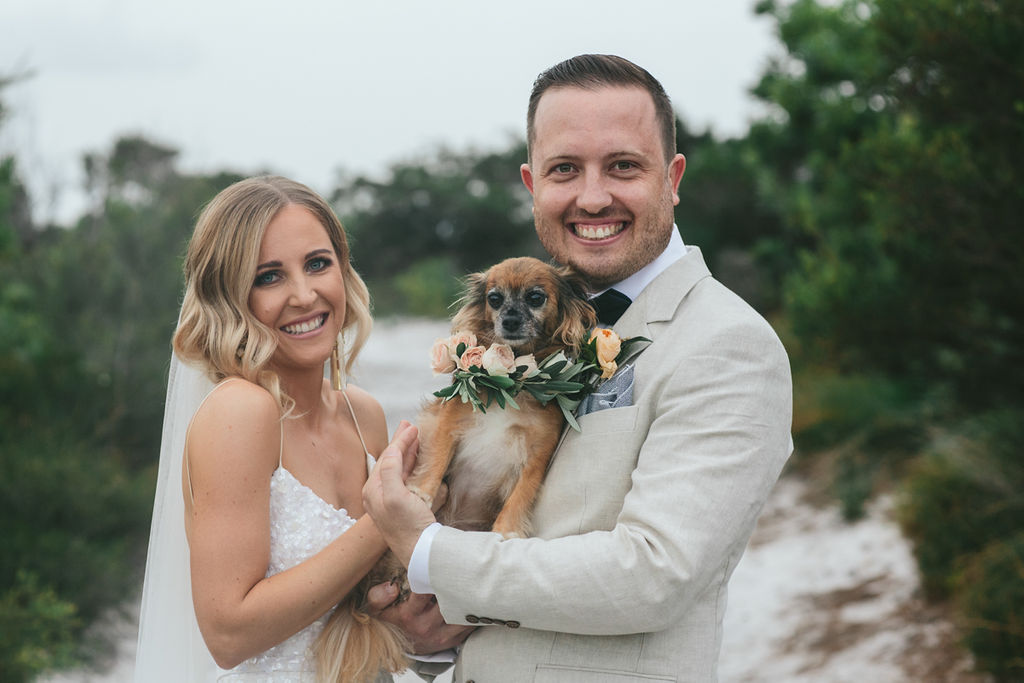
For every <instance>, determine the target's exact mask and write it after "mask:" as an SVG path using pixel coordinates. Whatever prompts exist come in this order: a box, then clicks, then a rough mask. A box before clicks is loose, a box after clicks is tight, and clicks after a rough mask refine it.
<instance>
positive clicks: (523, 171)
mask: <svg viewBox="0 0 1024 683" xmlns="http://www.w3.org/2000/svg"><path fill="white" fill-rule="evenodd" d="M519 176H520V177H521V178H522V179H523V185H526V189H527V190H529V191H530V194H533V173H532V172H531V171H530V165H529V164H523V165H522V166H520V167H519Z"/></svg>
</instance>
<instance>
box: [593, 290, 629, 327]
mask: <svg viewBox="0 0 1024 683" xmlns="http://www.w3.org/2000/svg"><path fill="white" fill-rule="evenodd" d="M631 303H633V302H632V300H630V298H629V297H628V296H626V295H625V294H623V293H622V292H620V291H618V290H615V289H609V290H608V291H607V292H605V293H604V294H602V295H601V296H595V297H594V298H593V299H591V300H590V305H591V306H593V307H594V310H595V311H596V312H597V319H598V321H599V322H601V323H603V324H605V325H614V324H615V322H616V321H617V320H618V319H619V318H620V317H621V316H622V314H623V313H625V312H626V309H627V308H629V305H630V304H631Z"/></svg>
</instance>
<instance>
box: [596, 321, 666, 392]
mask: <svg viewBox="0 0 1024 683" xmlns="http://www.w3.org/2000/svg"><path fill="white" fill-rule="evenodd" d="M650 342H651V340H650V339H648V338H647V337H630V338H629V339H623V338H622V337H620V336H619V335H618V333H617V332H615V330H613V329H611V328H609V327H595V328H594V329H593V330H592V331H591V332H590V338H589V339H588V340H587V342H586V343H585V344H584V345H583V346H582V347H581V348H580V355H579V358H580V360H581V361H583V362H585V363H587V364H588V365H589V366H590V369H591V371H590V374H589V375H587V376H586V381H587V382H588V384H590V385H591V390H592V391H593V390H594V389H596V388H597V385H598V384H600V383H601V381H602V380H606V379H608V378H609V377H611V376H612V375H614V374H615V373H616V372H617V371H618V369H619V366H620V365H622V364H623V363H625V362H626V361H628V360H629V359H630V358H632V357H633V356H635V355H636V354H637V353H639V352H640V351H641V350H642V349H641V345H646V344H649V343H650Z"/></svg>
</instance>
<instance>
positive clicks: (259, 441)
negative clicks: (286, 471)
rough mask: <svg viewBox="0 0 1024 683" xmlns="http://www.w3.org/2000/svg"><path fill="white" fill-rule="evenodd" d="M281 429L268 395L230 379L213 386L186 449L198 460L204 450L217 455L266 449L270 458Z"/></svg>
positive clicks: (194, 419)
mask: <svg viewBox="0 0 1024 683" xmlns="http://www.w3.org/2000/svg"><path fill="white" fill-rule="evenodd" d="M280 430H281V426H280V410H279V409H278V405H277V402H276V401H275V400H274V397H273V396H272V395H271V394H270V392H269V391H267V390H266V389H264V388H263V387H261V386H259V385H258V384H254V383H252V382H249V381H247V380H244V379H229V380H225V381H223V382H221V383H220V384H218V385H217V386H216V387H214V389H213V391H211V392H210V394H209V395H208V396H207V397H206V399H205V400H204V401H203V404H202V405H201V406H200V407H199V410H197V411H196V414H195V417H193V419H192V425H191V427H190V428H189V435H188V444H189V450H190V452H192V453H195V454H196V455H198V456H199V457H202V455H201V454H202V452H203V451H206V450H210V451H211V452H217V453H220V454H230V453H232V452H238V453H241V454H244V453H253V452H262V451H264V450H265V451H267V452H268V453H270V454H272V455H273V454H275V453H277V452H278V450H279V446H278V443H279V440H280ZM268 445H272V446H273V447H272V448H269V447H268ZM207 447H209V448H208V449H207ZM221 457H225V455H222V456H221ZM275 461H276V456H275Z"/></svg>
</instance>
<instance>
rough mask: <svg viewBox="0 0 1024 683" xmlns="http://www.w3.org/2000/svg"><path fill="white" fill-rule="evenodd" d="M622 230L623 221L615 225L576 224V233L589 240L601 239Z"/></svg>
mask: <svg viewBox="0 0 1024 683" xmlns="http://www.w3.org/2000/svg"><path fill="white" fill-rule="evenodd" d="M621 231H622V223H616V224H615V225H600V226H595V225H579V224H577V225H576V235H577V236H578V237H582V238H584V239H588V240H600V239H604V238H605V237H611V236H612V235H617V234H619V232H621Z"/></svg>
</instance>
